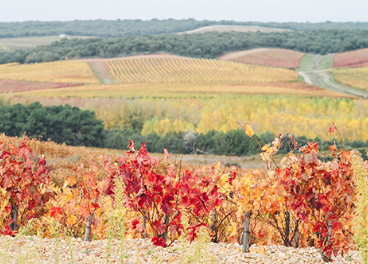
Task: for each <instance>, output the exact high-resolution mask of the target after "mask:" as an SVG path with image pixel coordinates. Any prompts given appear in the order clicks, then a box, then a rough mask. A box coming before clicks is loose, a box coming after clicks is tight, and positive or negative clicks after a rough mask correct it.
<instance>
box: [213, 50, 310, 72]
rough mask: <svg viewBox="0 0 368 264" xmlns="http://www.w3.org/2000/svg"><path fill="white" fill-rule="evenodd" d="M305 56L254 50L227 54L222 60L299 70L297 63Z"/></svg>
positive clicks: (300, 53)
mask: <svg viewBox="0 0 368 264" xmlns="http://www.w3.org/2000/svg"><path fill="white" fill-rule="evenodd" d="M304 55H305V54H304V53H302V52H297V51H292V50H286V49H255V50H246V51H237V52H231V53H227V54H225V55H223V56H221V57H220V59H222V60H227V61H236V62H243V63H248V64H257V65H264V66H273V67H282V68H294V69H296V68H299V62H300V60H301V59H302V58H303V56H304Z"/></svg>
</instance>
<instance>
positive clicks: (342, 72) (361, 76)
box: [332, 67, 368, 91]
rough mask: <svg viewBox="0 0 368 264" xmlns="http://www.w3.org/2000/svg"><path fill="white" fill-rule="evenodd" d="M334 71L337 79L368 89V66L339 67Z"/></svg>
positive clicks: (352, 85)
mask: <svg viewBox="0 0 368 264" xmlns="http://www.w3.org/2000/svg"><path fill="white" fill-rule="evenodd" d="M332 73H333V75H334V77H335V80H336V81H338V82H340V83H342V84H345V85H348V86H351V87H355V88H359V89H363V90H367V91H368V67H362V68H352V69H338V70H333V71H332Z"/></svg>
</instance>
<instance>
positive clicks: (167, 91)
mask: <svg viewBox="0 0 368 264" xmlns="http://www.w3.org/2000/svg"><path fill="white" fill-rule="evenodd" d="M218 94H237V95H256V94H260V95H272V94H274V95H296V96H309V97H325V96H328V97H330V96H331V97H348V96H347V95H344V94H339V93H336V92H333V91H329V90H326V89H322V88H319V87H316V86H313V85H309V84H305V83H302V82H289V83H261V82H258V83H256V82H254V83H244V84H229V83H226V82H222V83H214V84H209V83H193V84H192V83H156V84H147V83H140V84H117V85H112V84H111V85H109V84H106V85H102V84H93V85H83V86H78V87H69V88H59V89H45V90H34V91H29V92H19V93H15V95H18V96H25V97H29V96H31V97H78V98H94V97H108V98H137V97H143V98H147V97H150V98H152V97H164V98H170V97H209V96H214V95H218Z"/></svg>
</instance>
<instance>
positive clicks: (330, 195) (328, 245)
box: [0, 124, 356, 261]
mask: <svg viewBox="0 0 368 264" xmlns="http://www.w3.org/2000/svg"><path fill="white" fill-rule="evenodd" d="M243 129H244V132H245V133H246V134H247V135H248V136H250V137H253V138H254V139H255V140H256V138H255V137H254V132H253V129H252V127H251V125H250V124H246V125H245V126H244V127H243ZM329 132H330V133H338V134H339V133H340V132H339V130H338V128H337V126H336V124H331V126H330V130H329ZM31 143H32V142H30V141H29V140H28V139H27V138H25V139H24V140H23V142H22V143H21V145H20V147H17V146H15V145H12V144H1V150H2V153H1V174H0V196H1V200H0V208H1V209H2V210H1V211H2V213H1V214H0V230H1V234H5V235H12V234H14V233H15V232H17V230H19V227H20V228H21V227H22V226H24V225H26V224H27V221H29V220H30V219H34V221H33V222H32V225H33V226H32V227H31V232H33V233H40V232H41V231H42V232H41V233H42V234H43V236H44V237H51V236H52V235H53V234H52V230H53V228H52V225H53V224H54V223H55V222H57V223H58V225H59V228H60V230H61V233H62V235H63V234H64V235H65V234H68V235H70V234H71V235H73V236H74V237H81V236H83V235H84V232H85V226H86V223H87V221H88V220H89V219H92V217H91V216H93V221H92V234H91V235H90V237H89V239H104V238H106V229H107V222H108V219H109V212H110V211H111V208H113V207H114V204H115V203H116V202H117V200H116V199H117V197H120V198H119V199H120V200H119V202H121V201H122V202H123V204H124V206H125V209H124V210H125V211H124V225H126V227H127V230H128V231H127V237H129V238H142V237H148V238H150V239H151V241H152V242H153V243H154V244H155V245H157V246H163V247H166V246H170V245H171V244H172V242H174V241H175V240H181V239H183V235H186V236H187V237H186V239H187V240H189V241H193V240H195V239H196V237H197V230H198V228H199V227H201V226H204V227H206V228H207V230H208V233H209V234H210V236H211V239H212V241H213V242H239V239H240V237H241V233H242V226H243V223H244V219H245V213H246V212H247V213H249V220H250V232H251V237H250V243H257V244H283V245H285V246H300V247H304V246H310V245H314V246H316V247H318V248H320V249H321V253H322V256H323V258H324V259H325V260H326V261H330V260H331V255H332V254H334V255H337V254H339V253H344V252H346V251H347V250H348V248H349V245H350V244H351V243H353V241H352V235H353V230H352V228H351V223H352V219H353V217H354V208H355V199H356V197H355V192H356V190H355V183H354V171H353V169H352V164H351V162H352V161H351V160H352V157H351V153H350V151H349V150H345V149H341V150H337V148H336V145H333V146H330V147H329V152H330V153H331V156H332V161H330V162H324V161H322V160H320V159H319V158H318V157H317V153H318V152H319V146H318V144H317V142H311V143H308V145H306V146H299V145H298V143H297V142H296V141H295V140H294V138H293V136H291V135H289V136H287V137H284V136H283V135H280V136H279V137H277V138H275V140H274V141H273V142H272V143H270V144H267V145H265V146H260V148H261V150H262V153H261V157H262V159H263V160H264V162H265V168H264V169H257V170H243V169H240V168H238V167H235V166H230V167H226V166H221V164H220V163H216V164H214V165H213V166H202V167H191V166H187V165H184V164H182V162H181V161H180V160H177V159H176V158H175V159H172V158H170V155H169V153H168V152H167V150H165V154H164V155H163V156H162V157H156V156H152V155H150V154H149V153H148V152H147V150H146V147H145V144H144V143H143V144H142V146H141V148H140V149H139V150H136V147H135V145H134V142H133V141H130V145H129V151H128V152H127V153H126V154H125V155H121V156H120V157H117V156H113V155H101V156H99V157H96V156H91V157H93V159H92V158H91V159H90V160H87V159H83V160H81V161H79V162H77V163H70V164H69V165H66V164H64V163H60V164H63V165H62V166H63V168H64V169H63V171H61V170H58V169H57V168H55V165H52V166H45V164H46V161H45V158H44V157H43V156H40V155H39V154H40V153H37V154H35V153H33V152H32V150H31V149H30V145H32V146H37V148H36V149H37V151H40V150H42V149H44V148H42V147H41V146H40V145H37V144H35V143H34V142H33V143H32V144H31ZM39 144H50V143H49V142H44V143H39ZM283 144H288V145H289V146H290V149H292V151H291V152H290V153H289V155H287V156H286V157H284V158H283V159H282V160H281V162H278V160H279V159H277V158H276V154H277V152H278V150H279V148H280V147H281V146H282V145H283ZM60 166H61V165H60ZM55 170H58V173H59V174H61V173H62V174H64V175H66V176H65V177H64V178H63V179H64V180H63V183H60V182H57V184H56V183H55V182H52V181H50V180H49V177H48V175H55V174H54V171H55ZM54 177H55V176H54ZM117 179H119V180H120V181H119V182H120V183H121V185H119V186H120V187H119V188H122V190H120V191H122V192H120V191H119V193H120V194H122V195H119V196H116V188H117V185H116V184H115V183H116V180H117ZM16 206H19V214H18V215H17V217H16V218H15V220H16V223H17V226H18V227H17V228H16V229H15V230H12V228H11V224H12V223H13V219H14V217H13V216H14V210H15V208H16Z"/></svg>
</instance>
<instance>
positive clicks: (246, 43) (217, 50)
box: [0, 29, 368, 64]
mask: <svg viewBox="0 0 368 264" xmlns="http://www.w3.org/2000/svg"><path fill="white" fill-rule="evenodd" d="M259 47H269V48H284V49H291V50H295V51H300V52H305V53H318V54H326V53H339V52H345V51H350V50H356V49H361V48H367V47H368V30H358V29H356V30H339V29H331V30H322V29H320V30H316V31H304V32H298V31H288V32H272V33H263V32H247V33H244V32H222V33H219V32H207V33H201V34H181V35H179V34H162V35H141V36H127V37H122V38H92V39H62V40H61V41H55V42H53V43H52V44H50V45H45V46H38V47H36V48H34V49H31V50H16V51H13V52H0V64H4V63H12V62H19V63H35V62H42V61H44V58H45V55H46V54H49V56H47V61H52V60H64V59H72V58H89V57H101V58H110V57H116V56H129V55H134V54H152V53H159V52H167V53H171V54H176V55H181V56H187V57H195V58H217V57H218V56H220V55H222V54H224V53H227V52H232V51H239V50H247V49H253V48H259Z"/></svg>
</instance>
